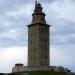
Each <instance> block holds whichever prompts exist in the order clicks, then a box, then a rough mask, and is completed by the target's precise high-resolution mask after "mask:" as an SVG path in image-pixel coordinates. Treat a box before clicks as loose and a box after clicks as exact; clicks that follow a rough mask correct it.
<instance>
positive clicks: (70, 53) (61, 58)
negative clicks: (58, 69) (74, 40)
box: [50, 45, 75, 71]
mask: <svg viewBox="0 0 75 75" xmlns="http://www.w3.org/2000/svg"><path fill="white" fill-rule="evenodd" d="M74 49H75V46H74V45H64V46H63V45H58V46H52V45H51V53H50V54H51V65H57V66H64V67H66V68H69V69H70V68H72V67H75V60H74V56H75V50H74ZM72 71H74V68H72Z"/></svg>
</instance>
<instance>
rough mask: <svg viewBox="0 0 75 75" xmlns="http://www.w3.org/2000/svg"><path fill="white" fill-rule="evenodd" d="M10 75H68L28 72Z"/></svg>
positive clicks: (62, 73)
mask: <svg viewBox="0 0 75 75" xmlns="http://www.w3.org/2000/svg"><path fill="white" fill-rule="evenodd" d="M8 75H68V74H67V73H65V72H52V71H50V72H26V73H13V74H8Z"/></svg>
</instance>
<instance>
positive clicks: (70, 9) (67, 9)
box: [50, 0, 75, 22]
mask: <svg viewBox="0 0 75 75" xmlns="http://www.w3.org/2000/svg"><path fill="white" fill-rule="evenodd" d="M74 7H75V3H74V1H72V0H60V1H59V0H57V1H55V2H54V3H52V4H51V5H50V9H52V10H53V11H55V12H57V13H58V14H59V15H58V17H59V18H65V19H67V20H69V21H72V22H75V8H74Z"/></svg>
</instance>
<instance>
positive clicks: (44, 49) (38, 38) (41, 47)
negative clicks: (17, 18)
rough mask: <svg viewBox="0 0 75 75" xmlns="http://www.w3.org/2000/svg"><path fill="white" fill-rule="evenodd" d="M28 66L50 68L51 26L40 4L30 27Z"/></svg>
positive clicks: (36, 6)
mask: <svg viewBox="0 0 75 75" xmlns="http://www.w3.org/2000/svg"><path fill="white" fill-rule="evenodd" d="M28 66H29V67H40V66H43V67H44V66H46V67H47V66H49V25H47V23H46V20H45V13H43V12H42V7H41V4H40V3H36V5H35V10H34V13H33V14H32V22H31V24H30V25H28Z"/></svg>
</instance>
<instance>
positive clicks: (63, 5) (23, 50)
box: [0, 0, 75, 72]
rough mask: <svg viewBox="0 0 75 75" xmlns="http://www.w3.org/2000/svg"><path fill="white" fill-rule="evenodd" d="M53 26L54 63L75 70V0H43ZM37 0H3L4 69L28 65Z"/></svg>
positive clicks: (0, 47) (0, 55) (0, 53)
mask: <svg viewBox="0 0 75 75" xmlns="http://www.w3.org/2000/svg"><path fill="white" fill-rule="evenodd" d="M39 1H40V3H41V4H42V6H43V11H44V12H45V13H46V21H47V23H48V24H50V25H51V28H50V35H51V36H50V39H51V40H50V43H51V46H50V52H51V53H50V54H51V57H50V58H51V63H50V64H51V65H56V66H59V65H61V66H64V67H67V68H69V69H71V70H72V71H75V59H74V57H75V50H74V49H75V0H39ZM34 5H35V0H0V60H1V61H0V72H11V71H12V67H13V66H14V64H15V63H23V64H24V65H27V52H28V51H27V50H28V49H27V44H28V43H27V39H28V37H27V36H28V34H27V33H28V32H27V25H28V24H30V23H31V19H32V13H33V10H34Z"/></svg>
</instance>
